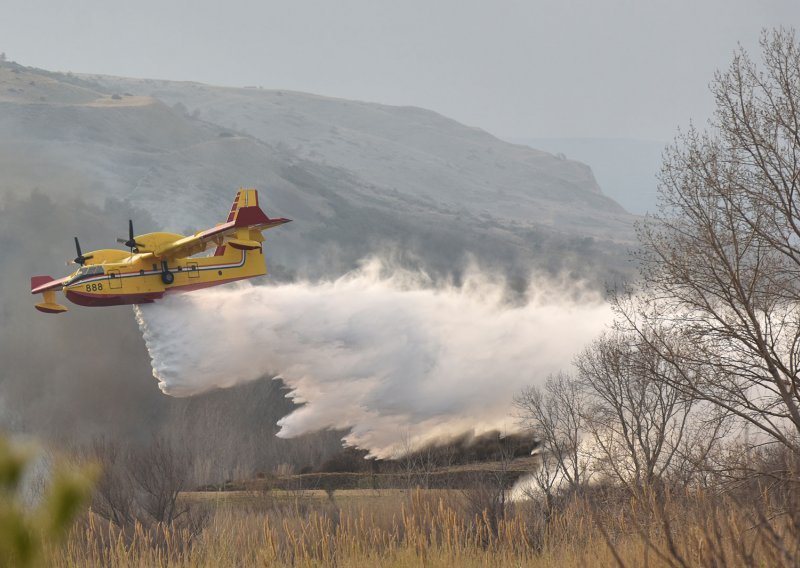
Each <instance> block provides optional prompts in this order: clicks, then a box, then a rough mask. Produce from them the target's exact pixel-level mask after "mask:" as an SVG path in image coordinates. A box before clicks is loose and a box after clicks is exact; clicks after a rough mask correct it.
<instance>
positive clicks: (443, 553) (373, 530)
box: [46, 489, 796, 567]
mask: <svg viewBox="0 0 800 568" xmlns="http://www.w3.org/2000/svg"><path fill="white" fill-rule="evenodd" d="M181 498H182V499H186V500H190V501H192V502H193V503H195V504H198V505H202V506H203V507H202V508H203V509H204V510H205V512H206V513H207V517H206V518H205V519H204V522H203V523H202V526H200V525H198V527H196V528H195V529H192V528H191V526H190V525H186V524H182V525H172V526H160V525H155V526H151V527H149V528H145V527H143V526H140V525H139V526H136V527H135V528H134V529H131V530H128V531H123V530H120V529H119V528H118V527H116V526H114V525H112V524H109V523H108V521H105V520H102V519H100V518H99V517H97V516H96V515H93V514H91V513H89V514H88V515H87V516H86V517H85V519H83V520H82V521H81V522H80V523H79V524H78V525H77V526H76V527H75V528H74V529H73V530H72V532H71V533H70V535H69V536H68V538H67V539H66V541H65V542H64V543H61V544H58V545H56V544H53V545H52V546H51V547H50V549H49V551H48V557H47V562H46V564H47V565H48V566H75V567H77V566H81V567H83V566H181V567H190V566H192V567H194V566H209V567H211V566H242V567H244V566H337V567H351V566H352V567H362V566H398V567H404V566H533V567H535V566H619V565H624V566H679V565H681V563H682V562H683V563H685V564H684V565H686V566H695V565H713V564H715V563H716V565H719V566H739V565H741V566H745V565H757V566H781V565H787V566H788V565H790V564H788V563H787V561H786V558H784V557H782V556H781V554H780V551H779V550H778V549H776V548H774V547H772V546H770V544H769V535H768V534H766V533H765V532H764V531H761V530H758V527H757V524H758V522H757V519H754V517H753V516H752V515H751V514H750V512H749V511H747V510H743V509H742V508H741V507H738V506H737V505H736V504H735V503H733V502H730V501H720V500H712V499H711V498H710V497H709V496H705V495H702V494H700V493H696V494H693V495H691V496H689V495H684V496H682V497H681V498H680V499H677V498H676V499H668V500H667V501H665V502H663V503H656V501H655V499H653V498H644V497H642V498H639V499H634V498H627V499H622V500H619V499H614V500H609V501H608V502H607V503H606V504H605V505H604V504H603V503H598V502H597V500H593V501H592V502H590V501H589V500H587V499H584V498H582V499H575V500H572V501H571V502H568V503H566V504H564V506H562V507H561V508H560V510H559V511H557V512H556V511H550V513H549V514H547V513H546V512H545V511H544V510H543V509H542V507H541V506H540V505H538V504H535V503H530V502H528V503H512V504H508V505H507V506H506V507H505V510H504V511H502V512H501V511H499V510H498V509H497V508H496V507H489V508H485V509H483V510H482V511H480V510H478V509H477V508H476V503H475V502H474V499H473V496H471V495H469V494H468V493H467V492H464V491H460V490H449V491H448V490H399V489H394V490H381V491H373V490H341V491H336V492H335V493H334V494H333V497H332V498H331V496H330V495H329V494H328V493H326V492H324V491H299V492H292V491H264V492H245V491H238V492H223V493H210V492H194V493H187V494H184V495H182V496H181ZM754 521H755V522H754ZM772 528H773V529H774V530H775V531H776V534H785V533H786V531H787V530H788V529H787V527H786V526H785V523H784V522H783V521H782V520H781V519H780V518H776V519H774V520H773V521H772ZM785 542H789V541H785ZM795 552H796V551H795ZM678 559H680V560H678Z"/></svg>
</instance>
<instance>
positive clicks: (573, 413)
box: [514, 373, 589, 500]
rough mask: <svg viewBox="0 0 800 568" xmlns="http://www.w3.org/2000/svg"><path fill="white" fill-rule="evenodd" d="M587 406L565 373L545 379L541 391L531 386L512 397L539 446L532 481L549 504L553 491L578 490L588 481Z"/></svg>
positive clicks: (579, 387)
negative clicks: (538, 464)
mask: <svg viewBox="0 0 800 568" xmlns="http://www.w3.org/2000/svg"><path fill="white" fill-rule="evenodd" d="M588 404H589V399H588V396H587V394H586V392H585V390H584V389H583V388H582V386H581V385H580V384H579V383H578V381H576V380H575V379H573V378H572V377H570V376H569V375H567V374H564V373H559V374H557V375H553V376H550V377H548V378H547V380H546V382H545V385H544V388H543V389H540V388H538V387H535V386H530V387H527V388H525V389H524V390H523V391H522V392H521V393H520V394H519V395H517V396H515V397H514V407H515V408H516V411H517V417H518V419H519V421H520V423H521V424H522V425H524V426H525V427H526V428H529V429H531V430H532V431H533V432H535V433H536V435H537V436H538V437H539V439H540V440H541V442H542V446H541V448H540V452H541V467H540V469H539V470H538V471H537V472H535V474H534V481H535V483H536V484H537V486H538V487H539V489H541V490H542V491H543V492H544V494H545V495H546V496H547V498H548V500H550V499H552V494H553V491H554V490H558V489H564V488H572V489H575V488H579V487H581V486H583V485H584V484H585V483H586V482H587V481H588V478H589V472H588V471H587V466H588V460H587V456H586V455H585V454H583V452H582V451H581V441H582V437H583V436H584V435H585V434H586V432H587V430H586V427H585V424H584V416H585V415H586V412H587V410H588Z"/></svg>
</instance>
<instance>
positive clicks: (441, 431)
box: [136, 261, 610, 457]
mask: <svg viewBox="0 0 800 568" xmlns="http://www.w3.org/2000/svg"><path fill="white" fill-rule="evenodd" d="M384 274H385V267H384V266H383V265H382V264H381V263H380V262H378V261H373V262H371V263H368V264H366V265H365V266H364V267H363V268H362V269H361V270H359V271H356V272H354V273H352V274H348V275H347V276H344V277H342V278H340V279H338V280H336V281H332V282H322V283H307V282H300V283H292V284H279V285H271V286H251V285H247V284H245V285H240V286H238V287H231V286H226V287H220V288H213V289H208V290H203V291H198V292H193V293H191V294H184V295H179V296H173V297H168V298H166V299H164V300H161V301H159V302H158V303H155V304H150V305H145V306H140V307H138V308H137V309H136V311H137V318H138V321H139V324H140V326H141V329H142V332H143V335H144V339H145V342H146V344H147V349H148V351H149V353H150V357H151V358H152V364H153V375H154V376H155V377H156V378H157V379H158V380H159V387H160V388H161V390H162V391H163V392H164V393H166V394H168V395H171V396H191V395H195V394H198V393H201V392H204V391H207V390H210V389H213V388H218V387H230V386H233V385H236V384H239V383H242V382H245V381H252V380H255V379H258V378H260V377H264V376H272V375H278V376H280V378H281V379H283V381H284V382H285V383H286V384H287V385H288V386H289V387H290V389H291V392H290V394H289V396H291V397H292V398H293V399H294V400H295V401H296V402H298V403H302V404H303V406H301V407H300V408H298V409H297V410H295V411H294V412H292V413H291V414H290V415H288V416H286V417H284V418H282V419H281V420H280V421H279V422H278V424H279V425H280V427H281V430H280V432H279V435H280V436H283V437H292V436H297V435H300V434H303V433H307V432H312V431H316V430H319V429H323V428H342V429H350V433H349V434H348V435H347V436H346V438H345V442H346V443H348V444H351V445H355V446H358V447H361V448H366V449H368V450H370V451H371V453H372V454H373V455H378V456H382V457H386V456H391V455H392V454H394V453H396V452H398V451H402V450H404V449H410V448H411V447H417V446H418V445H419V444H422V443H425V442H429V441H432V440H434V439H441V438H446V437H449V436H455V435H459V434H462V433H464V432H471V431H474V432H475V433H481V432H484V431H488V430H492V429H500V430H513V429H514V419H513V417H511V415H510V412H511V399H512V397H513V396H514V395H515V394H517V393H518V392H519V391H520V390H521V389H522V388H523V387H524V386H525V385H529V384H532V383H538V382H541V381H544V379H545V378H546V377H547V375H548V374H550V373H554V372H557V371H559V370H562V369H564V368H566V367H568V366H569V364H570V361H571V359H572V357H573V355H574V354H575V353H576V352H577V351H578V350H579V349H581V348H582V347H583V346H584V345H586V344H587V343H588V342H589V341H591V340H592V339H593V338H594V337H595V336H596V335H597V334H598V333H599V332H600V331H601V329H602V328H603V326H604V325H605V324H606V322H608V321H609V319H610V311H609V308H608V307H607V305H605V304H604V303H603V302H602V301H601V300H600V299H599V298H598V297H597V296H594V295H591V294H584V296H590V298H586V299H584V300H582V301H576V300H574V298H573V299H570V296H569V295H568V294H567V293H566V292H564V287H560V288H561V290H560V291H559V292H556V290H558V289H559V287H557V286H555V285H552V284H551V285H549V286H547V287H544V286H542V285H532V286H531V293H530V294H529V295H528V296H527V297H526V299H525V301H524V302H517V303H514V304H509V303H508V302H507V301H506V300H507V299H506V298H505V288H504V286H503V283H502V282H497V281H492V280H491V279H488V278H486V277H485V276H482V275H481V274H480V273H478V272H474V273H473V274H472V275H471V276H469V277H467V278H466V279H465V282H464V284H463V285H461V286H459V287H455V286H434V285H432V284H431V283H430V281H429V280H428V279H426V278H425V277H424V275H420V274H412V273H409V272H407V271H395V272H394V273H393V274H392V275H391V276H385V275H384ZM572 296H574V294H573V295H572Z"/></svg>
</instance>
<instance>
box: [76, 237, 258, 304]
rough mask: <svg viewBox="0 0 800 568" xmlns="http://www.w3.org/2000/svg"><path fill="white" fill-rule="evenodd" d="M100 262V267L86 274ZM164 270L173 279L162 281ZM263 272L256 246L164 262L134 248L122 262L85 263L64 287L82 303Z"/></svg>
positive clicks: (137, 298) (147, 296)
mask: <svg viewBox="0 0 800 568" xmlns="http://www.w3.org/2000/svg"><path fill="white" fill-rule="evenodd" d="M98 268H99V269H102V272H101V273H99V274H98V273H96V274H87V273H88V272H91V271H92V269H95V270H96V269H98ZM81 271H84V274H81ZM166 273H168V274H171V275H172V277H171V280H172V282H171V283H166V282H165V281H164V280H165V278H164V275H165V274H166ZM266 273H267V267H266V263H265V261H264V255H263V253H262V250H261V248H260V247H259V248H255V249H251V250H247V249H237V248H234V247H233V246H225V247H224V253H223V254H222V255H220V256H207V257H199V258H183V259H176V260H175V261H174V262H173V263H172V264H170V263H167V264H166V267H165V266H163V265H162V263H161V262H158V261H156V260H154V259H153V257H152V255H148V254H143V255H139V254H135V255H133V256H132V257H130V260H126V261H124V262H106V263H104V264H103V265H92V266H87V267H84V268H82V269H81V270H78V271H77V272H76V273H75V274H74V275H73V276H72V277H71V279H70V280H68V281H67V282H65V284H64V288H63V291H64V295H65V296H66V297H67V299H68V300H69V301H71V302H72V303H74V304H78V305H81V306H116V305H122V304H142V303H148V302H152V301H154V300H158V299H159V298H162V297H163V296H164V294H166V293H171V292H189V291H191V290H199V289H200V288H208V287H209V286H216V285H218V284H225V283H228V282H234V281H236V280H243V279H245V278H253V277H255V276H262V275H264V274H266ZM168 279H169V278H168Z"/></svg>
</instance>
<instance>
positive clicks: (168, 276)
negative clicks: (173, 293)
mask: <svg viewBox="0 0 800 568" xmlns="http://www.w3.org/2000/svg"><path fill="white" fill-rule="evenodd" d="M161 281H162V282H163V283H164V284H172V283H173V282H175V275H174V274H172V272H162V273H161Z"/></svg>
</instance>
